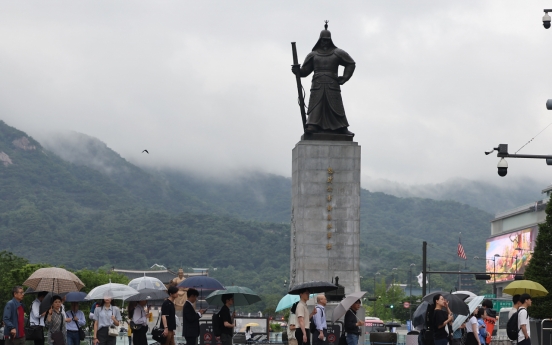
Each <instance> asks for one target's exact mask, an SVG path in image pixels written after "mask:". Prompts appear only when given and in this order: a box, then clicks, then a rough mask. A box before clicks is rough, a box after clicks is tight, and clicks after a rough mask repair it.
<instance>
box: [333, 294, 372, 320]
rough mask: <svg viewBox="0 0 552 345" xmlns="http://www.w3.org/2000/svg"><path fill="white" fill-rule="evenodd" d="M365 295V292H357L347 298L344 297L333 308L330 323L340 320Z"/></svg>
mask: <svg viewBox="0 0 552 345" xmlns="http://www.w3.org/2000/svg"><path fill="white" fill-rule="evenodd" d="M365 294H366V291H359V292H353V293H352V294H350V295H349V296H347V297H345V298H344V299H343V300H342V301H341V302H340V303H339V305H338V306H337V307H335V309H334V311H333V314H332V322H335V321H336V320H338V319H340V318H341V317H343V315H345V313H347V310H349V308H351V306H352V305H353V304H354V303H355V302H356V301H358V300H359V299H361V298H362V297H363V296H364V295H365Z"/></svg>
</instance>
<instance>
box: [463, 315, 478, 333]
mask: <svg viewBox="0 0 552 345" xmlns="http://www.w3.org/2000/svg"><path fill="white" fill-rule="evenodd" d="M473 325H475V329H477V330H478V331H479V326H478V325H477V318H476V317H475V316H472V317H470V320H469V321H468V324H467V325H466V332H468V333H473ZM476 337H477V335H476Z"/></svg>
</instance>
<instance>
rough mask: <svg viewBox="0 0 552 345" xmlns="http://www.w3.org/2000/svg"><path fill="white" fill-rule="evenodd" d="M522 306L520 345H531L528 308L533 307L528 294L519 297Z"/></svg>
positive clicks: (519, 322) (519, 319) (519, 320)
mask: <svg viewBox="0 0 552 345" xmlns="http://www.w3.org/2000/svg"><path fill="white" fill-rule="evenodd" d="M519 301H520V302H521V306H520V307H519V309H518V312H517V315H518V329H519V332H518V344H517V345H531V332H530V330H529V313H528V312H527V308H529V307H530V306H531V296H530V295H529V294H527V293H524V294H523V295H521V296H519Z"/></svg>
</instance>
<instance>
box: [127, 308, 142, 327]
mask: <svg viewBox="0 0 552 345" xmlns="http://www.w3.org/2000/svg"><path fill="white" fill-rule="evenodd" d="M134 311H136V309H134ZM140 315H142V316H144V309H142V307H140ZM133 318H134V317H133ZM142 326H143V325H137V324H135V323H134V320H130V328H131V329H132V330H133V331H137V330H139V329H140V328H142Z"/></svg>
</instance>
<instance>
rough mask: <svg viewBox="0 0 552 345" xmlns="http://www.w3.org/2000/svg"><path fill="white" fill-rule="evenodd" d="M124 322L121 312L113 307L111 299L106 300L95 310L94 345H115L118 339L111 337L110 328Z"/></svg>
mask: <svg viewBox="0 0 552 345" xmlns="http://www.w3.org/2000/svg"><path fill="white" fill-rule="evenodd" d="M122 320H123V318H122V317H121V311H120V310H119V308H117V307H116V306H114V305H111V298H109V297H106V298H104V299H103V301H101V302H100V304H99V305H97V306H96V309H94V345H97V344H99V345H115V344H116V342H117V338H116V337H111V336H110V335H109V327H110V326H111V325H115V326H117V327H118V326H119V324H120V322H121V321H122Z"/></svg>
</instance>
